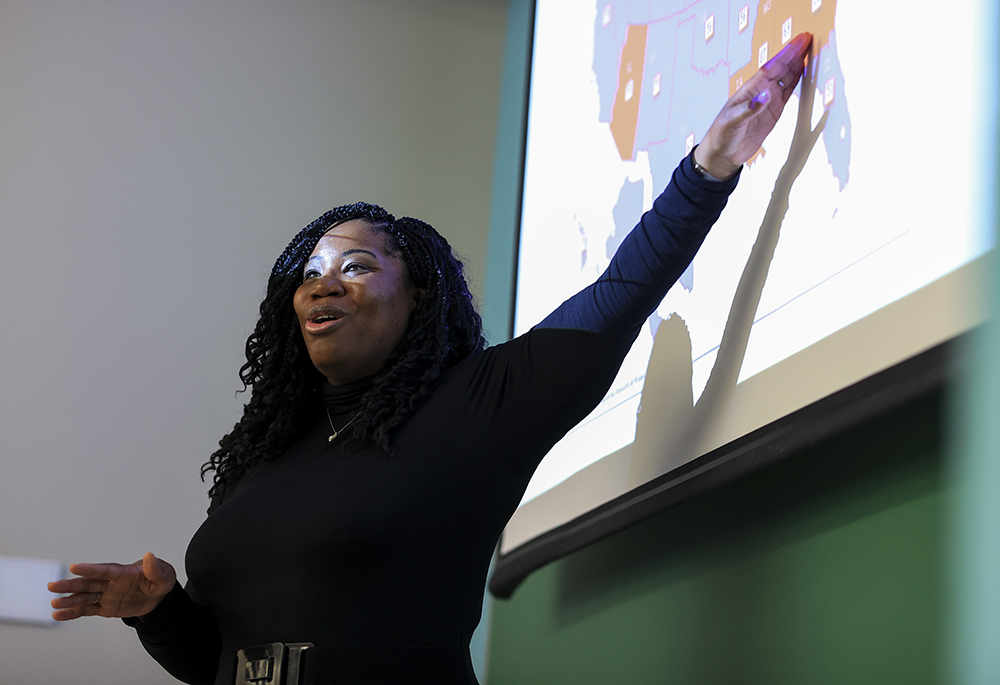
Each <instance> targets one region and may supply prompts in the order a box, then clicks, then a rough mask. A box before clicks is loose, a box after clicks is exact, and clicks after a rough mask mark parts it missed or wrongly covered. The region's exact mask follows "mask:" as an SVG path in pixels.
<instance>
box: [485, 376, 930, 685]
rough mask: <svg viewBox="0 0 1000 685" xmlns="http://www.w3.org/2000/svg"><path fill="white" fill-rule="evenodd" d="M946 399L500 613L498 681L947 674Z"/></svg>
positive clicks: (797, 459) (711, 497)
mask: <svg viewBox="0 0 1000 685" xmlns="http://www.w3.org/2000/svg"><path fill="white" fill-rule="evenodd" d="M941 405H942V399H941V397H940V395H938V394H935V395H933V396H930V397H927V398H924V399H922V400H920V401H917V402H915V403H913V404H911V405H909V406H907V407H904V408H902V409H900V410H898V411H895V412H893V413H891V414H889V415H886V416H883V417H881V418H879V419H877V420H874V421H872V422H870V423H869V424H867V425H865V426H862V427H860V428H858V429H855V430H852V431H850V432H848V433H846V434H844V435H842V436H840V437H838V438H836V439H834V440H830V441H828V442H826V443H824V444H823V445H820V446H819V447H816V448H813V449H810V450H806V451H804V452H802V453H799V454H797V455H795V456H793V457H792V458H790V459H788V460H786V461H784V462H782V463H779V464H777V465H774V466H772V467H770V468H768V469H766V470H764V471H761V472H758V473H756V474H753V475H751V476H749V477H747V478H744V479H742V480H739V481H736V482H734V483H731V484H729V485H727V486H724V487H721V488H718V489H716V490H714V491H712V492H710V493H707V494H705V495H702V496H700V497H696V498H694V499H692V500H689V501H688V502H685V503H683V504H681V505H679V506H677V507H675V508H673V509H671V510H668V511H666V512H663V513H661V514H659V515H657V516H655V517H653V518H651V519H649V520H647V521H645V522H643V523H641V524H639V525H637V526H634V527H632V528H630V529H628V530H625V531H623V532H621V533H619V534H617V535H615V536H613V537H611V538H608V539H606V540H604V541H602V542H600V543H597V544H595V545H593V546H591V547H589V548H587V549H584V550H582V551H580V552H578V553H576V554H574V555H571V556H570V557H568V558H565V559H563V560H561V561H558V562H556V563H553V564H551V565H549V566H547V567H546V568H543V569H542V570H540V571H538V572H536V573H535V574H533V575H532V576H530V577H529V578H528V579H527V580H526V581H525V583H524V584H523V585H522V586H521V587H520V588H519V589H518V590H517V591H516V592H515V594H514V596H513V598H512V599H510V600H508V601H501V602H497V603H496V604H495V606H494V616H493V619H494V620H493V626H492V632H493V635H492V648H491V658H490V674H489V683H490V685H513V684H515V683H517V684H526V683H580V684H584V683H699V684H708V683H746V684H753V683H762V684H763V683H768V684H770V685H778V684H781V683H789V684H791V683H796V684H801V683H812V684H822V683H908V684H918V683H932V682H937V681H938V674H939V673H940V672H941V663H940V660H941V658H942V656H941V650H942V648H941V645H942V642H943V636H942V635H941V627H940V626H941V624H942V620H941V617H942V613H943V612H942V592H943V590H942V587H943V579H942V569H943V567H944V564H943V560H942V553H943V551H942V550H943V541H942V520H943V508H944V506H945V505H944V493H943V491H942V475H941V474H942V451H943V449H944V447H943V446H942V437H941V436H942V430H941Z"/></svg>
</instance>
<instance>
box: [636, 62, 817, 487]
mask: <svg viewBox="0 0 1000 685" xmlns="http://www.w3.org/2000/svg"><path fill="white" fill-rule="evenodd" d="M818 62H819V60H818V59H815V58H811V59H810V60H809V65H808V66H807V68H806V72H805V73H804V74H803V76H802V84H801V90H800V93H801V94H802V95H801V96H800V99H799V111H798V118H797V119H796V123H795V133H794V135H793V137H792V144H791V147H790V148H789V152H788V159H787V160H786V161H785V163H784V165H783V166H782V167H781V171H780V172H779V173H778V178H777V180H776V181H775V184H774V190H773V192H772V193H771V201H770V202H769V203H768V206H767V210H766V211H765V213H764V219H763V221H762V222H761V225H760V229H759V230H758V233H757V240H756V241H755V242H754V245H753V249H752V250H751V251H750V257H749V258H748V259H747V263H746V266H745V267H744V269H743V275H742V276H741V277H740V281H739V285H738V286H737V287H736V293H735V295H734V296H733V303H732V305H731V307H730V309H729V318H728V319H727V320H726V326H725V330H724V331H723V334H722V340H721V342H720V344H719V350H718V354H717V356H716V359H715V364H714V365H713V367H712V372H711V374H710V375H709V378H708V382H707V383H706V385H705V390H704V392H703V393H702V395H701V397H700V398H699V399H698V402H697V403H694V402H693V399H694V396H693V392H692V389H691V378H692V373H693V370H692V361H691V335H690V333H689V332H688V329H687V324H686V323H685V322H684V320H683V319H682V318H681V317H680V316H678V315H677V314H673V315H671V316H669V317H668V318H667V319H665V320H664V321H663V322H662V323H660V326H659V328H658V329H657V331H656V335H655V337H654V340H653V350H652V353H651V355H650V357H649V365H648V366H647V368H646V378H645V381H644V384H643V388H642V400H641V404H640V406H639V411H638V412H637V417H636V427H635V441H634V442H633V444H632V456H631V462H630V465H629V487H636V486H638V485H641V484H642V483H645V482H646V481H648V480H650V479H652V478H655V477H657V476H660V475H662V474H664V473H666V472H668V471H670V470H671V469H674V468H675V467H677V466H680V465H682V464H685V463H687V462H688V461H690V460H691V459H694V458H695V457H698V456H700V455H702V454H704V453H705V452H707V451H709V450H711V449H714V448H715V447H717V446H719V445H720V444H721V438H722V431H723V429H724V428H725V427H726V422H727V420H728V417H729V409H730V405H731V403H732V399H733V394H734V393H735V391H736V383H737V380H738V378H739V372H740V368H741V367H742V365H743V358H744V356H745V354H746V349H747V342H748V340H749V339H750V328H751V326H752V325H753V320H754V317H755V315H756V313H757V305H758V304H759V302H760V297H761V292H762V291H763V290H764V282H765V281H766V280H767V274H768V270H769V269H770V266H771V259H772V258H773V257H774V251H775V248H776V247H777V245H778V237H779V234H780V229H781V223H782V221H783V220H784V217H785V213H786V212H787V211H788V197H789V194H790V193H791V190H792V185H793V184H794V183H795V180H796V179H797V178H798V177H799V174H801V173H802V169H803V167H804V166H805V162H806V159H808V157H809V154H810V153H811V152H812V149H813V147H814V146H815V144H816V141H817V140H818V139H819V136H820V134H821V133H822V131H823V128H824V127H825V126H826V120H827V116H828V114H829V110H827V111H826V112H824V113H823V117H822V118H821V119H820V121H819V123H818V124H817V125H816V128H815V129H813V128H812V122H811V120H812V110H813V100H814V99H815V97H816V88H815V79H816V66H815V65H816V64H817V63H818Z"/></svg>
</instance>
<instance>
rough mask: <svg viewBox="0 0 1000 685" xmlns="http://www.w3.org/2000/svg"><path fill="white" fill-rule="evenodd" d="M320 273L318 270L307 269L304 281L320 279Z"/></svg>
mask: <svg viewBox="0 0 1000 685" xmlns="http://www.w3.org/2000/svg"><path fill="white" fill-rule="evenodd" d="M319 276H320V273H319V270H317V269H306V272H305V273H304V274H302V280H303V281H308V280H309V279H310V278H319Z"/></svg>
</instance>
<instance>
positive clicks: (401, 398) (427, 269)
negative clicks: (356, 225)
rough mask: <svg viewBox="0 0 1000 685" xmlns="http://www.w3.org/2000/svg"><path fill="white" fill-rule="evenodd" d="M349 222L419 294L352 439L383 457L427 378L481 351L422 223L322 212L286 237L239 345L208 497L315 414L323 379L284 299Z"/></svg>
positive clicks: (447, 253) (464, 292) (453, 277)
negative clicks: (232, 412)
mask: <svg viewBox="0 0 1000 685" xmlns="http://www.w3.org/2000/svg"><path fill="white" fill-rule="evenodd" d="M352 220H361V221H364V222H365V223H366V224H368V226H369V227H370V228H372V229H373V230H376V231H378V232H380V233H382V234H383V235H384V236H385V248H386V251H387V252H388V253H389V254H390V255H392V256H395V257H400V258H401V259H402V260H403V261H404V262H405V263H406V268H407V270H408V272H409V276H410V280H411V281H412V282H413V284H414V285H415V286H416V287H418V288H423V289H424V290H425V291H426V292H425V294H424V296H423V298H421V300H420V302H419V303H418V305H417V307H416V309H415V310H414V311H413V313H412V314H411V315H410V321H409V325H408V327H407V329H406V332H405V333H404V334H403V337H402V339H401V340H400V342H399V345H398V346H397V347H396V349H395V351H394V352H393V353H392V355H391V356H390V357H389V359H388V361H387V362H386V365H385V366H384V367H383V368H382V370H381V371H379V372H378V374H376V376H375V379H374V384H373V386H372V388H371V390H369V391H368V392H367V393H366V394H365V396H364V397H363V398H362V400H361V402H362V405H363V406H364V409H363V410H362V412H361V414H360V415H359V416H358V418H357V420H355V422H354V428H353V430H352V436H351V438H352V440H354V441H355V442H358V443H365V442H368V443H374V444H376V445H378V446H379V447H381V448H382V449H383V450H385V451H386V452H388V453H391V451H392V447H391V440H390V438H391V433H392V431H393V429H395V428H397V427H398V426H399V425H400V424H401V423H403V421H405V420H406V418H407V417H408V416H409V415H410V414H411V413H412V412H413V411H414V410H415V409H416V408H417V407H418V406H419V405H420V403H421V402H422V401H423V400H424V399H425V398H426V397H427V395H428V393H429V392H430V389H431V387H432V385H433V383H434V381H435V380H437V378H438V377H439V376H440V375H441V374H442V373H444V372H445V371H447V370H448V369H449V368H451V367H452V366H454V365H455V364H456V363H457V362H459V361H460V360H462V359H465V358H466V357H468V356H469V355H471V354H473V353H475V352H478V351H480V350H482V349H483V348H484V347H485V346H486V341H485V339H484V338H483V334H482V328H483V325H482V319H481V318H480V317H479V314H478V312H476V309H475V305H474V303H473V299H472V295H471V293H470V292H469V287H468V284H467V283H466V281H465V277H464V275H463V273H462V263H461V262H460V261H459V260H458V259H457V258H456V257H455V256H454V254H452V251H451V246H450V245H449V244H448V241H447V240H445V239H444V238H443V237H442V236H441V235H440V234H439V233H438V232H437V231H436V230H434V228H433V227H432V226H430V225H429V224H426V223H424V222H423V221H419V220H417V219H413V218H409V217H404V218H401V219H396V218H395V217H393V216H392V215H391V214H389V213H388V212H387V211H385V210H384V209H382V208H381V207H379V206H377V205H371V204H367V203H363V202H359V203H356V204H353V205H344V206H342V207H337V208H336V209H332V210H330V211H329V212H326V213H325V214H323V215H322V216H320V217H319V218H318V219H316V220H315V221H313V222H312V223H311V224H309V225H308V226H306V227H305V228H304V229H302V230H301V231H299V233H298V234H297V235H296V236H295V237H294V238H292V240H291V242H290V243H288V246H287V247H286V248H285V250H284V252H282V253H281V256H279V257H278V259H277V261H276V262H275V263H274V267H273V268H272V269H271V275H270V277H269V278H268V282H267V294H266V295H265V296H264V301H263V302H262V303H261V305H260V318H259V319H258V320H257V326H256V327H255V328H254V331H253V333H252V334H251V335H250V337H249V338H248V339H247V343H246V358H247V361H246V363H245V364H244V365H243V366H242V367H241V368H240V379H241V380H242V381H243V387H244V390H246V389H247V388H248V387H249V388H251V395H250V401H249V402H248V403H247V404H246V406H245V407H244V409H243V417H242V418H241V419H240V420H239V421H238V422H237V423H236V425H235V426H234V427H233V430H232V432H230V433H229V434H228V435H226V436H225V437H223V438H222V440H221V441H220V442H219V449H218V450H216V451H215V452H214V453H213V454H212V456H211V457H210V458H209V460H208V462H206V463H205V464H204V465H203V466H202V468H201V476H202V479H203V480H204V479H205V477H206V475H207V474H208V473H210V472H214V476H213V484H212V488H211V490H210V491H209V494H210V495H211V496H212V497H217V496H218V497H224V496H225V493H226V491H227V490H228V489H229V487H230V486H232V485H233V484H234V483H235V482H236V481H237V480H239V478H240V477H242V476H243V475H244V474H245V473H246V472H247V471H248V470H249V469H250V468H251V467H253V466H254V465H255V464H259V463H261V462H263V461H265V460H267V459H273V458H274V457H276V456H278V455H279V454H280V453H281V452H282V451H283V450H284V449H285V448H286V447H287V446H288V444H289V443H290V442H291V440H292V439H293V438H294V436H295V435H296V434H297V433H298V432H299V431H300V430H302V429H303V428H304V426H305V425H306V424H307V423H308V422H309V421H310V420H312V419H313V418H314V417H315V416H316V414H317V412H318V411H320V400H319V393H320V387H321V385H322V383H324V382H325V380H324V378H323V376H322V375H321V374H320V373H319V371H317V370H316V368H315V367H314V366H313V365H312V362H311V361H310V359H309V353H308V352H307V351H306V347H305V343H304V341H303V339H302V333H301V331H300V328H299V323H298V319H297V318H296V316H295V310H294V308H293V306H292V297H293V295H294V294H295V291H296V289H297V288H298V287H299V286H300V285H301V284H302V278H303V275H302V270H303V266H304V264H305V262H306V260H307V259H308V258H309V255H310V254H311V253H312V251H313V249H314V248H315V247H316V244H317V243H318V242H319V240H320V238H322V237H323V235H324V234H325V233H326V232H327V231H329V230H330V229H331V228H333V227H334V226H337V225H339V224H342V223H344V222H346V221H352Z"/></svg>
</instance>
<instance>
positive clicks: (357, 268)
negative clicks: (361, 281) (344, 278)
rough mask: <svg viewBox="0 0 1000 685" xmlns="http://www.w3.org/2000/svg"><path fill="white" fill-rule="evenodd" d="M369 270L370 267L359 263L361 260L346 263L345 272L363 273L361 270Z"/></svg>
mask: <svg viewBox="0 0 1000 685" xmlns="http://www.w3.org/2000/svg"><path fill="white" fill-rule="evenodd" d="M367 270H368V267H367V266H365V265H364V264H361V263H359V262H350V263H348V264H345V265H344V273H345V274H353V273H361V272H363V271H367Z"/></svg>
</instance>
